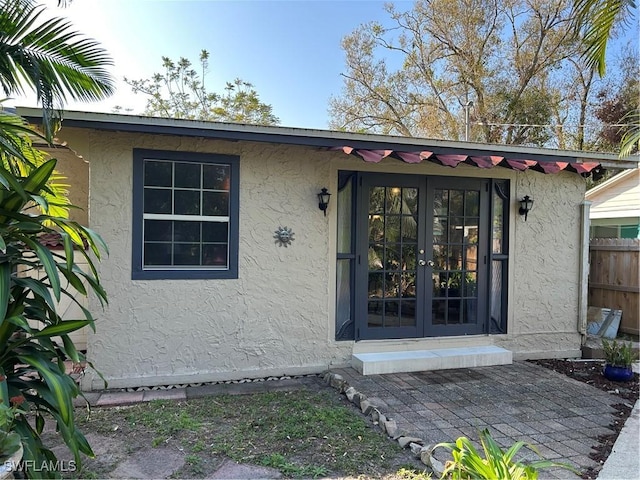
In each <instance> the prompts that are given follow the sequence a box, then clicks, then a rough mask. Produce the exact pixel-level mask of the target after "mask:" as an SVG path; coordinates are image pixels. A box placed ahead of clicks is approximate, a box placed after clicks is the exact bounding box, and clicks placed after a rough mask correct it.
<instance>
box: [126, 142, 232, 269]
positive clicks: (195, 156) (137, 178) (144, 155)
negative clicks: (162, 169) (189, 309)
mask: <svg viewBox="0 0 640 480" xmlns="http://www.w3.org/2000/svg"><path fill="white" fill-rule="evenodd" d="M144 160H169V161H172V162H195V163H219V164H227V165H229V167H230V174H231V181H230V191H229V247H228V248H229V265H228V268H226V269H208V268H202V267H195V268H194V267H193V266H188V267H185V268H180V267H177V268H162V267H153V268H152V269H145V268H144V265H143V263H142V262H143V257H142V252H143V242H144V239H143V222H144V212H143V198H144V171H143V165H144ZM239 177H240V157H238V156H235V155H221V154H214V153H194V152H181V151H171V150H150V149H140V148H134V149H133V212H132V237H133V238H132V248H131V250H132V268H131V279H132V280H182V279H233V278H238V248H239V243H240V241H239V228H238V222H239V199H240V178H239Z"/></svg>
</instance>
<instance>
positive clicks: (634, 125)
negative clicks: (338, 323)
mask: <svg viewBox="0 0 640 480" xmlns="http://www.w3.org/2000/svg"><path fill="white" fill-rule="evenodd" d="M472 123H473V124H474V125H481V126H484V125H487V126H490V127H551V128H603V127H638V126H640V125H639V124H637V123H611V124H602V125H589V124H584V125H571V124H568V125H567V124H556V125H552V124H537V123H488V122H472Z"/></svg>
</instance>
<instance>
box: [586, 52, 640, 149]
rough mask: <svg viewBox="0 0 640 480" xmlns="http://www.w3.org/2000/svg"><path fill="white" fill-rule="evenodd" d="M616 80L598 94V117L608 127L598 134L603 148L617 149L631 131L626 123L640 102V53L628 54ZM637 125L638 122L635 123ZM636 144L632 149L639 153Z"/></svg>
mask: <svg viewBox="0 0 640 480" xmlns="http://www.w3.org/2000/svg"><path fill="white" fill-rule="evenodd" d="M620 63H621V65H620V68H619V69H618V73H619V75H618V78H617V79H616V80H617V81H611V82H609V83H608V84H607V85H606V87H604V88H602V89H601V90H600V91H599V92H598V95H597V99H598V103H597V107H596V110H595V115H596V117H597V118H598V119H599V120H600V121H602V123H603V124H604V125H605V126H604V127H603V129H602V130H601V131H600V133H599V137H600V140H601V144H602V145H603V148H604V149H608V150H614V149H616V150H617V149H618V148H619V146H620V144H621V143H622V139H623V137H624V136H625V135H627V134H628V132H629V131H630V130H631V129H632V125H629V124H626V122H628V121H629V119H630V118H631V117H630V115H632V114H633V112H637V110H638V104H639V103H640V71H639V70H640V65H639V62H638V59H637V52H632V53H630V54H628V55H626V56H625V57H624V58H623V59H622V61H621V62H620ZM636 123H637V122H636ZM637 149H638V147H637V143H636V144H635V145H633V146H632V147H631V151H630V152H629V153H632V152H633V151H637Z"/></svg>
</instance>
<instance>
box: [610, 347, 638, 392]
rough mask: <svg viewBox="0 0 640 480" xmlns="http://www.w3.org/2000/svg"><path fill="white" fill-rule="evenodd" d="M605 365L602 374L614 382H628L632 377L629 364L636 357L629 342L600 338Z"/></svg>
mask: <svg viewBox="0 0 640 480" xmlns="http://www.w3.org/2000/svg"><path fill="white" fill-rule="evenodd" d="M602 348H603V350H604V357H605V366H604V370H603V372H602V373H603V375H604V376H605V378H607V379H608V380H612V381H614V382H628V381H629V380H631V379H632V378H633V369H632V368H631V364H632V363H633V362H634V361H636V360H637V359H638V355H637V353H636V352H635V351H634V350H633V344H632V343H631V342H618V341H617V340H607V339H605V338H603V339H602Z"/></svg>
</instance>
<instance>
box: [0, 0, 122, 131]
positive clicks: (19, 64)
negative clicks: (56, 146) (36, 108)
mask: <svg viewBox="0 0 640 480" xmlns="http://www.w3.org/2000/svg"><path fill="white" fill-rule="evenodd" d="M44 10H45V7H44V6H42V5H36V2H35V1H34V0H0V85H1V86H2V89H3V91H4V93H5V95H7V96H10V95H14V94H22V93H24V92H25V90H27V89H29V90H32V91H35V93H36V95H37V98H38V101H39V102H40V103H41V104H42V107H43V115H44V119H45V123H44V126H45V135H46V137H47V139H51V138H52V135H53V133H54V132H53V131H52V128H53V125H54V124H55V122H54V120H55V119H56V113H55V109H60V108H62V106H63V105H64V104H65V103H66V102H67V101H68V100H79V101H95V100H101V99H104V98H106V97H108V96H109V95H111V94H112V93H113V91H114V86H113V79H112V77H111V76H110V74H109V73H108V71H107V70H106V67H107V66H108V65H111V64H112V62H111V59H110V58H109V56H108V54H107V53H106V51H105V50H104V49H102V48H101V47H100V46H99V45H98V43H97V42H96V41H94V40H91V39H88V38H86V37H84V36H82V35H81V34H79V33H78V32H75V31H73V30H72V28H71V27H72V26H71V24H70V22H69V21H67V20H66V19H63V18H52V19H44V18H43V17H42V13H43V12H44Z"/></svg>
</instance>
